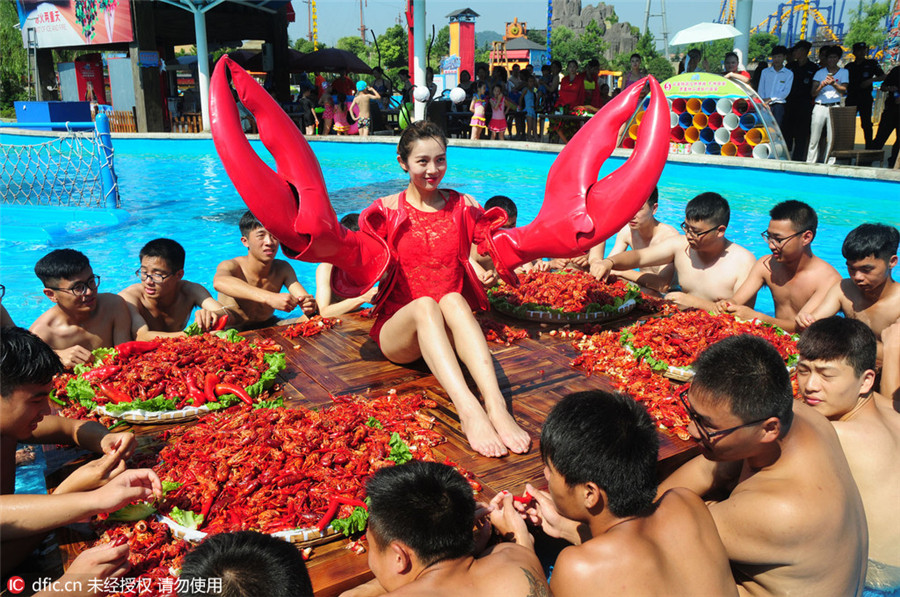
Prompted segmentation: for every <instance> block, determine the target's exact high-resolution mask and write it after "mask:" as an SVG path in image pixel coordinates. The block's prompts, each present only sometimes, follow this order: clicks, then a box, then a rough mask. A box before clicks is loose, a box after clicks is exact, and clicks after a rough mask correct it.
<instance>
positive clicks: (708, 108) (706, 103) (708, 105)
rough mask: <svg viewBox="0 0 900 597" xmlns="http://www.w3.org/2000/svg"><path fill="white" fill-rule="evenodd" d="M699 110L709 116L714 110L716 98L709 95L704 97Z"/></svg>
mask: <svg viewBox="0 0 900 597" xmlns="http://www.w3.org/2000/svg"><path fill="white" fill-rule="evenodd" d="M700 110H702V111H703V113H704V114H706V115H707V116H709V115H710V114H712V113H713V112H715V111H716V100H715V99H714V98H711V97H708V98H706V99H705V100H703V103H701V104H700Z"/></svg>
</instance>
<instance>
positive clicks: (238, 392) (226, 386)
mask: <svg viewBox="0 0 900 597" xmlns="http://www.w3.org/2000/svg"><path fill="white" fill-rule="evenodd" d="M222 394H234V395H235V396H237V397H238V398H240V399H241V400H243V401H244V402H245V403H246V404H249V405H250V406H253V398H251V397H250V394H248V393H247V391H246V390H244V388H242V387H241V386H238V385H235V384H233V383H220V384H218V385H217V386H216V396H221V395H222Z"/></svg>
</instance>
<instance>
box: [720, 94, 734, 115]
mask: <svg viewBox="0 0 900 597" xmlns="http://www.w3.org/2000/svg"><path fill="white" fill-rule="evenodd" d="M733 103H734V100H733V99H731V98H730V97H723V98H722V99H720V100H719V101H717V102H716V112H718V113H719V114H721V115H722V116H727V115H728V114H731V104H733Z"/></svg>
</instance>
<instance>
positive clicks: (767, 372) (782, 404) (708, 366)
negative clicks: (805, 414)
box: [691, 334, 794, 433]
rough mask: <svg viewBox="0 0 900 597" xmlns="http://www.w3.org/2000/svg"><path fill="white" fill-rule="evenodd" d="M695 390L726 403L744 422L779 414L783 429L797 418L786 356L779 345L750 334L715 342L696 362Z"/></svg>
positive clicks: (788, 426)
mask: <svg viewBox="0 0 900 597" xmlns="http://www.w3.org/2000/svg"><path fill="white" fill-rule="evenodd" d="M693 367H694V379H693V381H692V382H691V390H697V391H699V392H702V393H703V394H704V396H706V397H707V400H709V401H710V402H711V403H713V404H717V405H718V404H724V405H726V406H727V407H728V408H729V409H730V410H731V412H732V413H734V415H735V416H736V417H738V418H739V419H740V420H741V422H742V423H749V422H751V421H755V420H757V419H763V418H766V417H778V420H779V421H781V427H782V433H786V432H787V431H788V429H790V426H791V422H792V421H793V410H792V407H793V403H794V393H793V389H792V388H791V378H790V374H789V373H788V370H787V367H786V366H785V364H784V360H783V359H782V358H781V355H780V354H778V351H777V350H775V347H774V346H772V345H771V344H769V343H768V342H766V341H765V340H763V339H762V338H759V337H757V336H751V335H749V334H741V335H739V336H731V337H729V338H725V339H724V340H720V341H719V342H717V343H715V344H713V345H712V346H710V347H709V348H707V349H706V350H704V351H703V352H702V353H700V356H699V357H697V360H696V361H694V363H693Z"/></svg>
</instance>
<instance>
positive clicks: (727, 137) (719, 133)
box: [709, 127, 731, 146]
mask: <svg viewBox="0 0 900 597" xmlns="http://www.w3.org/2000/svg"><path fill="white" fill-rule="evenodd" d="M709 128H712V127H709ZM715 140H716V143H718V144H719V145H722V146H724V145H725V144H726V143H729V142H730V141H731V133H729V132H728V129H716V134H715Z"/></svg>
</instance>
